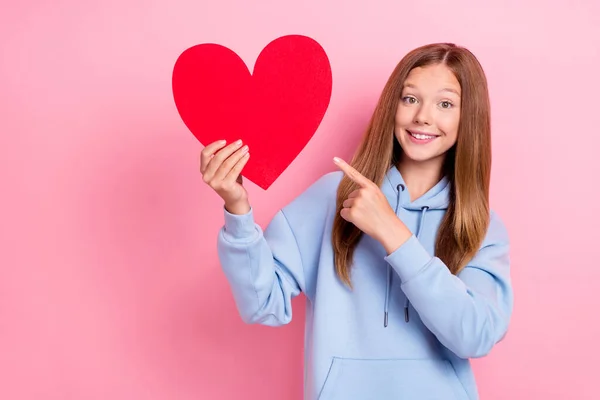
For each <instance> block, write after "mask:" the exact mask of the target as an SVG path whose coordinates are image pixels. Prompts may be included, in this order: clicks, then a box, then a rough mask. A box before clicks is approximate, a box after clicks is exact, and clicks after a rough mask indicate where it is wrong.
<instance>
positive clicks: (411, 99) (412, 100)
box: [402, 96, 417, 104]
mask: <svg viewBox="0 0 600 400" xmlns="http://www.w3.org/2000/svg"><path fill="white" fill-rule="evenodd" d="M402 101H403V102H405V103H406V104H415V103H416V102H417V99H415V98H414V97H412V96H404V97H403V98H402Z"/></svg>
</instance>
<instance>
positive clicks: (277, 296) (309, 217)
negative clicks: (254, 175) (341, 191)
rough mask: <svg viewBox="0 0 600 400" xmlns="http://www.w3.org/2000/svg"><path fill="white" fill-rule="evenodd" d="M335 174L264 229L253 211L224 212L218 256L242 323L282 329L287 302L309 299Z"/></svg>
mask: <svg viewBox="0 0 600 400" xmlns="http://www.w3.org/2000/svg"><path fill="white" fill-rule="evenodd" d="M340 179H341V174H340V173H328V174H325V175H324V176H322V177H321V178H319V179H317V180H316V181H315V182H314V183H313V184H312V185H310V186H309V187H308V188H307V189H306V190H304V191H303V192H302V193H301V194H300V195H299V196H297V197H296V198H295V199H294V200H293V201H291V202H290V203H289V204H287V205H286V206H285V207H283V208H282V209H281V210H279V211H278V212H277V213H276V214H275V216H274V217H273V219H272V220H271V222H270V223H269V224H268V226H267V227H266V228H265V230H264V231H263V229H261V227H260V226H259V225H258V224H257V223H256V222H255V221H254V216H253V210H252V209H251V210H250V211H249V212H248V213H247V214H245V215H233V214H230V213H229V212H227V210H225V209H224V214H225V224H224V226H223V227H222V228H221V230H220V231H219V235H218V239H217V253H218V256H219V260H220V263H221V268H222V269H223V271H224V274H225V277H226V278H227V280H228V282H229V286H230V288H231V291H232V293H233V297H234V300H235V303H236V306H237V309H238V311H239V314H240V316H241V317H242V320H243V321H244V322H246V323H251V324H262V325H267V326H281V325H284V324H287V323H289V322H290V321H291V320H292V299H293V298H294V297H296V296H298V295H299V294H300V293H304V294H305V295H306V296H307V299H311V295H312V291H313V290H314V286H315V283H314V282H315V279H316V276H315V275H316V272H315V271H316V267H315V266H316V265H317V264H318V258H319V254H320V246H321V243H322V242H323V240H324V229H325V221H326V220H327V216H328V215H329V212H330V209H331V208H332V207H335V199H336V190H337V185H338V183H339V180H340Z"/></svg>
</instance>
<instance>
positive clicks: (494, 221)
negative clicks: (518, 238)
mask: <svg viewBox="0 0 600 400" xmlns="http://www.w3.org/2000/svg"><path fill="white" fill-rule="evenodd" d="M509 243H510V237H509V232H508V228H507V227H506V224H505V222H504V221H503V219H502V217H501V216H500V214H498V213H497V212H496V211H494V210H491V211H490V223H489V226H488V230H487V233H486V236H485V239H484V242H483V246H482V247H486V246H489V245H505V246H508V245H509Z"/></svg>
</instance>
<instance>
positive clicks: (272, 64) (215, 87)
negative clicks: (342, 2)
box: [173, 35, 332, 190]
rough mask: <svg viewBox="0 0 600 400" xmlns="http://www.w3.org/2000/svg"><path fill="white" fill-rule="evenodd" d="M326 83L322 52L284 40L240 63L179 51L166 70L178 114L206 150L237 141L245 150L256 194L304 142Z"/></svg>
mask: <svg viewBox="0 0 600 400" xmlns="http://www.w3.org/2000/svg"><path fill="white" fill-rule="evenodd" d="M331 89H332V76H331V67H330V64H329V59H328V58H327V54H326V53H325V51H324V50H323V48H322V47H321V46H320V45H319V44H318V43H317V42H316V41H314V40H313V39H311V38H308V37H306V36H300V35H290V36H283V37H280V38H278V39H275V40H273V41H272V42H271V43H269V44H268V45H267V46H266V47H265V48H264V49H263V51H262V52H261V53H260V55H259V56H258V59H257V60H256V64H255V67H254V73H253V74H252V75H251V74H250V71H249V70H248V67H247V66H246V64H245V63H244V61H243V60H242V59H241V58H240V57H239V56H238V55H237V54H236V53H234V52H233V51H231V50H229V49H228V48H226V47H223V46H221V45H218V44H212V43H206V44H200V45H196V46H193V47H190V48H189V49H187V50H185V51H184V52H183V53H182V54H181V55H180V56H179V58H178V59H177V61H176V63H175V66H174V69H173V96H174V99H175V104H176V106H177V110H178V112H179V115H180V116H181V118H182V119H183V121H184V123H185V124H186V126H187V127H188V129H189V130H190V131H191V132H192V133H193V134H194V136H195V137H196V138H197V139H198V140H199V141H200V143H202V144H204V145H205V146H206V145H208V144H210V143H212V142H214V141H216V140H219V139H226V140H227V141H228V142H232V141H234V140H237V139H242V140H243V141H244V143H246V144H247V145H248V146H249V148H250V154H251V157H250V160H249V161H248V163H247V164H246V166H245V167H244V170H243V175H244V177H246V178H247V179H250V180H251V181H252V182H254V183H256V184H257V185H258V186H260V187H261V188H263V189H265V190H266V189H268V188H269V186H271V184H272V183H273V182H274V181H275V180H276V179H277V178H278V177H279V176H280V175H281V173H282V172H283V171H284V170H285V169H286V168H287V167H288V166H289V165H290V164H291V163H292V161H294V159H295V158H296V157H297V156H298V154H299V153H300V152H301V151H302V149H304V147H305V146H306V144H307V143H308V142H309V141H310V139H311V138H312V136H313V135H314V133H315V131H316V130H317V128H318V126H319V124H320V123H321V121H322V119H323V116H324V115H325V111H326V110H327V107H328V106H329V100H330V98H331Z"/></svg>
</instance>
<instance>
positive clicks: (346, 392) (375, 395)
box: [319, 357, 468, 400]
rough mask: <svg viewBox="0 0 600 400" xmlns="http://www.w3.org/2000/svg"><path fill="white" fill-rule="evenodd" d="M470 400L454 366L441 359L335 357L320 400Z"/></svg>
mask: <svg viewBox="0 0 600 400" xmlns="http://www.w3.org/2000/svg"><path fill="white" fill-rule="evenodd" d="M353 399H357V400H359V399H360V400H363V399H364V400H367V399H376V400H379V399H381V400H383V399H427V400H467V399H468V395H467V393H466V392H465V389H464V387H463V386H462V384H461V382H460V381H459V380H458V377H457V376H456V373H455V372H454V368H452V365H451V364H450V363H449V362H448V361H446V360H441V359H411V360H404V359H394V360H369V359H366V360H363V359H349V358H338V357H334V358H333V361H332V364H331V368H330V369H329V373H328V374H327V378H326V380H325V384H324V386H323V390H322V391H321V394H320V396H319V400H353Z"/></svg>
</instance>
